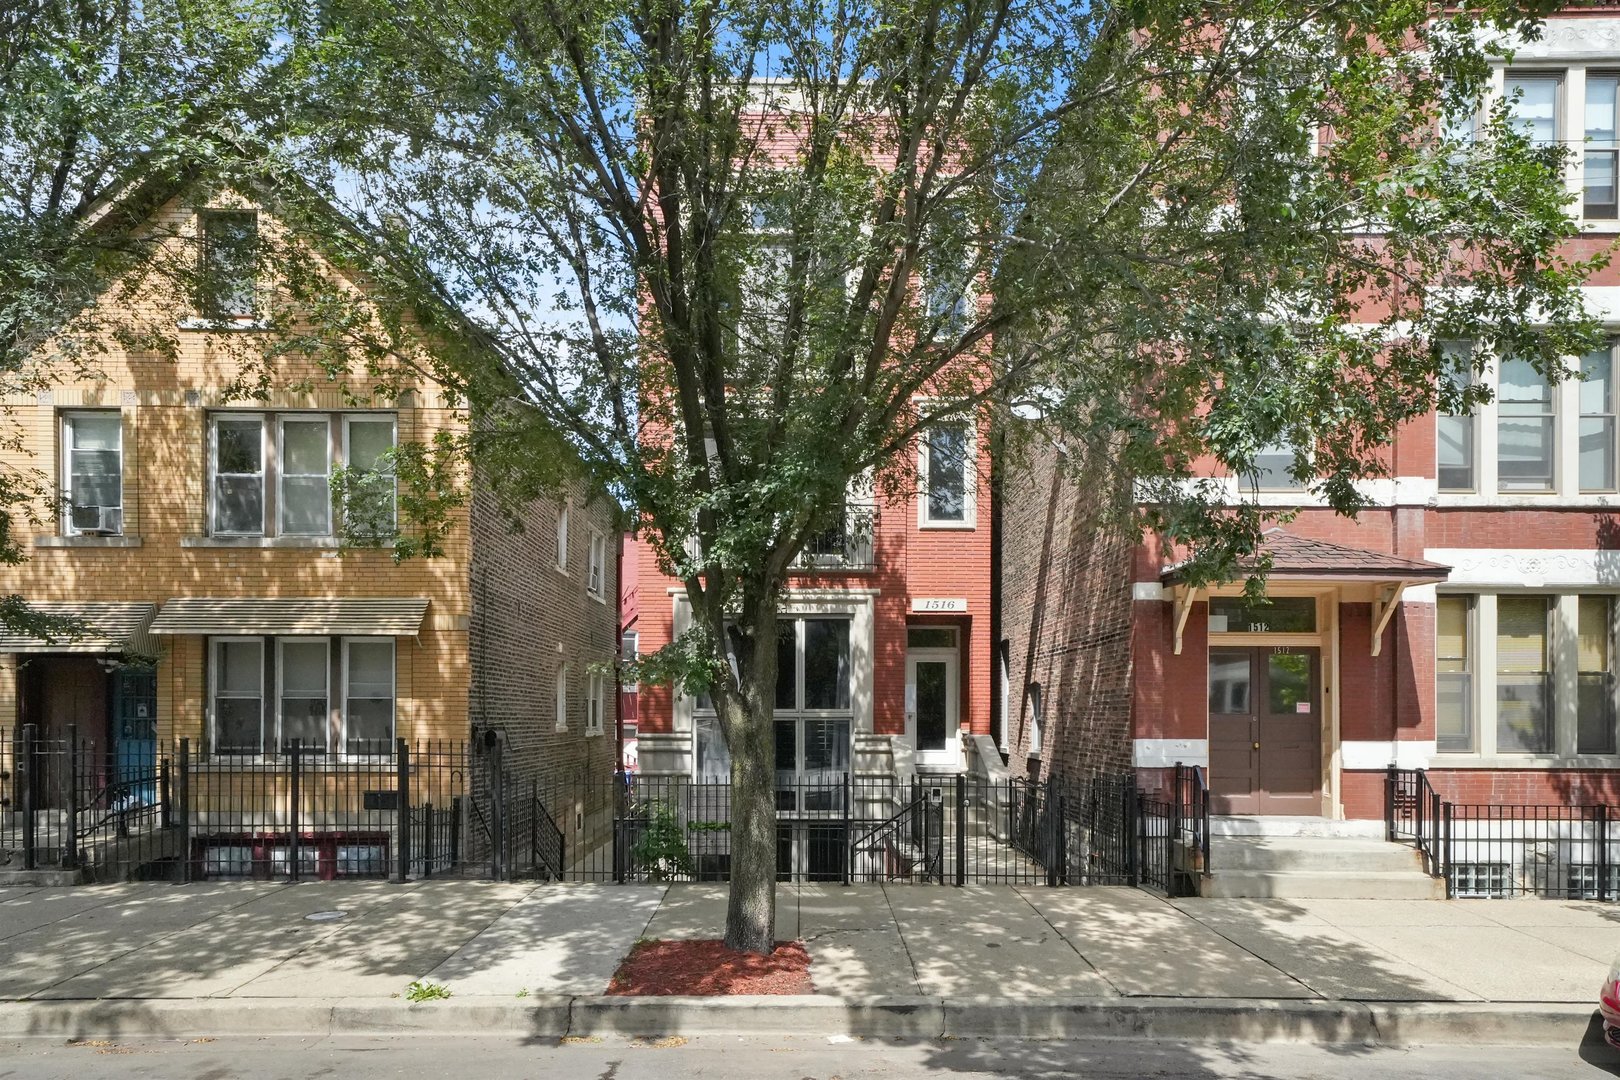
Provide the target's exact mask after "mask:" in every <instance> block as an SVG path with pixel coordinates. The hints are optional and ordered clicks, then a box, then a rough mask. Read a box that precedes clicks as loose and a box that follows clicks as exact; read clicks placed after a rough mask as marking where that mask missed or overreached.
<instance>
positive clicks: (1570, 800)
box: [1344, 769, 1620, 818]
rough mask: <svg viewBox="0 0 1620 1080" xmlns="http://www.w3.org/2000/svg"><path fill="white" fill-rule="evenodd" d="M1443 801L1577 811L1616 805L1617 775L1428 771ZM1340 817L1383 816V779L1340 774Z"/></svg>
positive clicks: (1577, 771)
mask: <svg viewBox="0 0 1620 1080" xmlns="http://www.w3.org/2000/svg"><path fill="white" fill-rule="evenodd" d="M1428 775H1429V783H1430V784H1432V785H1434V790H1435V791H1436V792H1438V793H1439V795H1440V797H1441V798H1442V799H1445V800H1446V801H1447V802H1452V803H1465V804H1474V805H1481V806H1579V805H1592V804H1595V803H1604V804H1606V805H1609V806H1613V805H1615V804H1616V803H1617V802H1620V770H1614V769H1430V770H1429V773H1428ZM1344 816H1345V817H1347V818H1381V817H1383V816H1384V773H1383V771H1382V770H1380V771H1378V772H1370V771H1354V772H1352V771H1348V770H1347V771H1346V772H1345V773H1344Z"/></svg>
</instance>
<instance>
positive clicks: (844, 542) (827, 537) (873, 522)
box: [793, 506, 878, 571]
mask: <svg viewBox="0 0 1620 1080" xmlns="http://www.w3.org/2000/svg"><path fill="white" fill-rule="evenodd" d="M877 523H878V511H877V507H875V506H850V507H847V508H846V509H845V510H844V517H843V520H842V521H841V522H839V523H838V524H836V525H834V526H832V527H831V528H829V529H827V530H826V531H824V532H821V533H817V534H816V535H815V536H812V537H811V538H810V540H809V541H808V542H807V543H806V544H805V545H804V550H803V551H801V552H800V553H799V557H798V559H796V560H795V561H794V564H793V565H794V568H795V569H797V570H810V571H815V570H828V571H839V570H871V569H872V568H873V567H875V566H876V565H877V559H876V537H877Z"/></svg>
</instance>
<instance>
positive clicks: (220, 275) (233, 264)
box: [200, 213, 259, 316]
mask: <svg viewBox="0 0 1620 1080" xmlns="http://www.w3.org/2000/svg"><path fill="white" fill-rule="evenodd" d="M202 232H203V260H204V261H203V282H202V286H203V287H202V295H201V297H200V300H201V306H202V307H203V309H204V310H205V311H206V312H207V313H208V314H211V315H219V316H232V315H251V314H253V310H254V292H255V279H256V277H257V274H258V255H259V226H258V221H257V219H256V218H255V216H254V215H253V214H251V213H212V214H205V215H204V216H203V218H202Z"/></svg>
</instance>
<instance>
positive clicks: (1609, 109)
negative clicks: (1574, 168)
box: [1581, 71, 1620, 218]
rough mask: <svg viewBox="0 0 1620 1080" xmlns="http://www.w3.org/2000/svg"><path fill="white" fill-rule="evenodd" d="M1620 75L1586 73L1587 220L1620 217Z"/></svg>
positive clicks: (1584, 182)
mask: <svg viewBox="0 0 1620 1080" xmlns="http://www.w3.org/2000/svg"><path fill="white" fill-rule="evenodd" d="M1617 91H1620V75H1617V74H1614V73H1602V72H1596V71H1588V72H1587V73H1586V117H1585V129H1586V149H1585V156H1584V158H1583V159H1582V162H1581V167H1582V176H1581V188H1582V198H1581V212H1582V213H1583V214H1585V215H1586V216H1587V217H1588V218H1614V217H1620V187H1617V183H1620V169H1617V165H1620V160H1617V159H1620V142H1617V141H1616V132H1617V130H1620V125H1617V123H1616V119H1615V113H1616V106H1617V104H1620V101H1617V98H1620V93H1617Z"/></svg>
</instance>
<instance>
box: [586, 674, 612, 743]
mask: <svg viewBox="0 0 1620 1080" xmlns="http://www.w3.org/2000/svg"><path fill="white" fill-rule="evenodd" d="M606 683H607V680H606V678H604V677H603V675H602V673H601V672H600V671H593V672H591V674H590V678H589V679H587V680H586V688H585V734H586V735H587V736H592V735H600V734H602V731H603V722H604V713H605V711H606V700H607V699H606V692H605V690H604V686H605V685H606Z"/></svg>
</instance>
